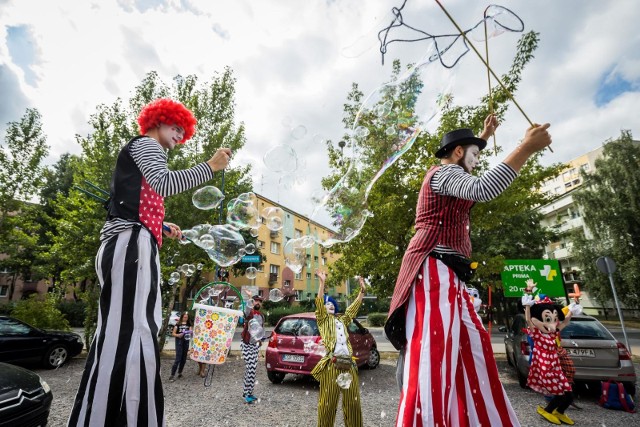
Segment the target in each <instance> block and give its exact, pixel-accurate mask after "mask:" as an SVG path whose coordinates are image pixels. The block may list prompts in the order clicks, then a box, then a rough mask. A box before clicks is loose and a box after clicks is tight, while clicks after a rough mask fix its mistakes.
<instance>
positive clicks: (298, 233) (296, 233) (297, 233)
mask: <svg viewBox="0 0 640 427" xmlns="http://www.w3.org/2000/svg"><path fill="white" fill-rule="evenodd" d="M293 237H294V238H296V239H299V238H300V237H302V230H298V229H297V228H296V229H295V230H293Z"/></svg>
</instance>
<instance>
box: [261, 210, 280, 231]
mask: <svg viewBox="0 0 640 427" xmlns="http://www.w3.org/2000/svg"><path fill="white" fill-rule="evenodd" d="M261 215H262V217H263V218H264V219H265V221H266V225H267V228H268V229H269V230H271V231H278V230H281V229H282V226H283V219H282V218H283V215H284V211H283V210H282V209H281V208H279V207H277V206H268V207H266V208H264V209H262V212H261Z"/></svg>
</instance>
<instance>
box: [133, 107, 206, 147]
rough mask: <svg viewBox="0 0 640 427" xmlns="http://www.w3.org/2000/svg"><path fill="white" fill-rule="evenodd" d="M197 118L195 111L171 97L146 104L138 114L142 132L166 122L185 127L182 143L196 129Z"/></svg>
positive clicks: (166, 123) (144, 132)
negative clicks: (194, 115)
mask: <svg viewBox="0 0 640 427" xmlns="http://www.w3.org/2000/svg"><path fill="white" fill-rule="evenodd" d="M196 122H197V121H196V118H195V117H193V113H192V112H191V111H189V110H188V109H187V107H185V106H184V105H182V104H181V103H179V102H177V101H174V100H171V99H169V98H160V99H156V100H155V101H153V102H151V103H149V104H147V105H145V106H144V107H143V108H142V111H140V115H139V116H138V124H139V125H140V133H141V134H142V135H144V134H146V133H147V132H148V131H149V129H153V128H154V127H156V126H158V125H160V124H165V125H178V126H180V127H181V128H182V129H184V138H182V140H181V141H180V144H184V143H185V141H187V140H189V139H190V138H191V137H192V136H193V134H194V133H195V130H196Z"/></svg>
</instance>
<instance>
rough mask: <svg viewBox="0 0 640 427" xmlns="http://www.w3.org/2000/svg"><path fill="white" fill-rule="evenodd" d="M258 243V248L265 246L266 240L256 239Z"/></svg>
mask: <svg viewBox="0 0 640 427" xmlns="http://www.w3.org/2000/svg"><path fill="white" fill-rule="evenodd" d="M256 243H257V244H258V248H260V249H262V248H264V242H263V241H262V240H256Z"/></svg>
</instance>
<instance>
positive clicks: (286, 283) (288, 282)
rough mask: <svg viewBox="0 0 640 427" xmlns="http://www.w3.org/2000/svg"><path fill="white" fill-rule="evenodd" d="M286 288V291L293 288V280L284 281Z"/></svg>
mask: <svg viewBox="0 0 640 427" xmlns="http://www.w3.org/2000/svg"><path fill="white" fill-rule="evenodd" d="M284 287H285V288H286V289H289V288H290V287H291V280H285V281H284Z"/></svg>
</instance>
